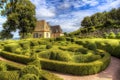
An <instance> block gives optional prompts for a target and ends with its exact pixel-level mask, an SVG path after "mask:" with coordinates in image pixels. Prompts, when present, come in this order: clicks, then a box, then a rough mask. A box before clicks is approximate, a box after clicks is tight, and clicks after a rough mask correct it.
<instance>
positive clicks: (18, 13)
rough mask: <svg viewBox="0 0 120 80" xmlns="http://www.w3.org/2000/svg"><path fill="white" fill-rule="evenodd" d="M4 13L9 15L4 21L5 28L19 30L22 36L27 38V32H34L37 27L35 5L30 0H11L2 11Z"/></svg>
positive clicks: (10, 30)
mask: <svg viewBox="0 0 120 80" xmlns="http://www.w3.org/2000/svg"><path fill="white" fill-rule="evenodd" d="M2 15H5V16H7V21H6V22H5V23H4V24H5V25H4V27H3V29H4V30H9V32H10V33H11V32H12V31H16V30H19V33H20V34H21V38H25V35H26V34H27V33H32V31H33V30H34V28H35V23H36V18H35V6H34V5H33V4H32V3H31V2H30V0H10V2H8V3H7V4H6V6H5V9H4V10H3V11H2Z"/></svg>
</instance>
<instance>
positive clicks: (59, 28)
mask: <svg viewBox="0 0 120 80" xmlns="http://www.w3.org/2000/svg"><path fill="white" fill-rule="evenodd" d="M50 28H51V31H52V33H62V29H61V27H60V25H56V26H50Z"/></svg>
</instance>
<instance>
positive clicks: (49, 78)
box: [41, 70, 63, 80]
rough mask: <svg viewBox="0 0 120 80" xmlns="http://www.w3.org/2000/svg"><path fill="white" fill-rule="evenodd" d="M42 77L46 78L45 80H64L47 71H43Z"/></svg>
mask: <svg viewBox="0 0 120 80" xmlns="http://www.w3.org/2000/svg"><path fill="white" fill-rule="evenodd" d="M41 75H42V76H43V77H44V78H45V80H63V79H62V78H59V77H58V76H56V75H54V74H52V73H51V72H48V71H45V70H43V71H42V73H41Z"/></svg>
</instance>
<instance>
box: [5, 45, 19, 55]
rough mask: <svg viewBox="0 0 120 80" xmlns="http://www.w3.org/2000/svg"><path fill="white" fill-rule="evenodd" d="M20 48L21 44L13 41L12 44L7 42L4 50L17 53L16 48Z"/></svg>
mask: <svg viewBox="0 0 120 80" xmlns="http://www.w3.org/2000/svg"><path fill="white" fill-rule="evenodd" d="M18 49H20V45H19V44H17V43H11V44H6V45H5V46H4V50H5V51H8V52H13V53H15V52H16V50H18Z"/></svg>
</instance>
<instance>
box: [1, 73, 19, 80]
mask: <svg viewBox="0 0 120 80" xmlns="http://www.w3.org/2000/svg"><path fill="white" fill-rule="evenodd" d="M0 80H19V73H18V72H17V71H0Z"/></svg>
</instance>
